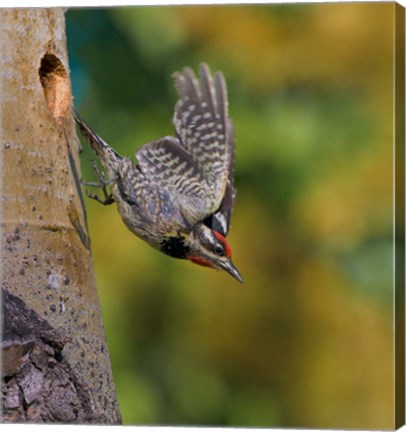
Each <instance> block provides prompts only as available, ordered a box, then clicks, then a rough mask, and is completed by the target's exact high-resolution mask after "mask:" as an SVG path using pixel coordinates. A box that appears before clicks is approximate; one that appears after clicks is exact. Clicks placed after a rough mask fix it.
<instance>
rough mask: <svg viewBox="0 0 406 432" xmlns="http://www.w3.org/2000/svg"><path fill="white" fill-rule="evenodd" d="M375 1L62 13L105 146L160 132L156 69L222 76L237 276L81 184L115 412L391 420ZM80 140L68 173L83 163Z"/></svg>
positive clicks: (130, 145) (388, 219) (196, 420)
mask: <svg viewBox="0 0 406 432" xmlns="http://www.w3.org/2000/svg"><path fill="white" fill-rule="evenodd" d="M393 13H394V4H393V3H358V4H357V3H354V4H348V3H347V4H345V3H341V4H340V3H338V4H308V5H269V6H241V5H239V6H215V5H213V6H188V7H186V6H184V7H173V6H172V7H171V6H168V7H163V6H159V7H131V8H130V7H125V8H112V9H91V10H90V9H71V10H70V11H69V12H68V13H67V15H66V18H67V33H68V47H69V55H70V67H71V73H72V81H73V90H74V95H75V105H76V108H77V109H78V110H79V112H80V113H81V115H82V116H83V117H84V118H85V119H86V120H87V121H88V122H89V123H90V124H91V125H92V126H93V127H94V129H95V130H97V131H98V132H99V134H101V135H102V136H103V137H104V139H106V140H107V141H108V142H110V143H111V144H112V145H113V146H114V147H115V148H116V149H117V151H118V152H119V153H121V154H128V155H134V152H135V151H136V149H138V148H139V147H140V146H141V145H143V144H145V143H146V142H148V141H151V140H153V139H156V138H158V137H160V136H163V135H166V134H172V133H173V126H172V123H171V118H172V113H173V107H174V104H175V102H176V93H175V90H174V88H173V83H172V78H171V74H172V73H173V72H174V71H175V70H179V69H180V68H182V67H184V66H186V65H189V66H192V67H193V68H194V69H196V67H197V65H198V64H199V63H200V62H202V61H206V62H207V63H208V64H209V65H210V66H211V68H212V70H214V71H215V70H222V71H223V72H224V75H225V77H226V79H227V83H228V89H229V100H230V114H231V116H232V118H233V120H234V124H235V135H236V146H237V147H236V186H237V188H238V198H237V203H236V208H235V211H234V215H233V221H232V229H231V232H230V235H229V240H230V243H231V245H232V248H233V257H234V261H235V263H236V265H237V266H238V268H239V269H240V271H241V273H242V274H243V276H244V278H245V283H244V284H243V285H239V284H238V283H237V282H236V281H234V280H233V279H232V278H231V277H230V276H228V275H226V274H222V273H218V272H215V271H212V270H208V269H205V268H200V267H198V266H195V265H192V264H190V263H188V262H185V261H178V260H174V259H170V258H169V257H166V256H164V255H162V254H160V253H159V252H157V251H155V250H153V249H152V248H150V247H148V246H147V245H146V244H145V243H143V242H142V241H140V240H139V239H137V238H136V237H134V236H133V235H132V234H130V232H129V231H127V229H126V228H125V226H124V225H123V223H122V222H121V220H120V218H119V216H118V214H117V212H116V210H115V208H114V206H111V207H102V206H100V205H98V204H97V203H95V202H93V201H91V200H87V209H88V219H89V226H90V234H91V238H92V250H93V256H94V261H95V269H96V275H97V280H98V286H99V292H100V300H101V304H102V309H103V316H104V322H105V327H106V333H107V338H108V343H109V348H110V353H111V359H112V365H113V372H114V376H115V380H116V384H117V390H118V396H119V402H120V405H121V410H122V414H123V419H124V422H125V423H127V424H130V423H136V424H145V425H152V424H154V425H164V424H165V425H179V424H185V425H226V426H257V427H260V426H267V427H282V426H285V427H307V428H331V429H336V428H350V429H352V428H363V429H388V428H392V427H393V409H394V400H393V394H394V393H393V390H394V383H393V360H394V359H393V339H392V285H393V280H392V266H393V261H392V217H393V214H392V139H393V131H392V125H393V122H392V115H393V111H392V102H393V92H392V84H393V83H392V79H393V78H392V76H393V75H392V65H393V59H392V55H393V46H392V44H393V39H392V38H393V22H394V21H393ZM94 157H95V156H94V155H93V154H92V153H91V151H90V150H89V149H87V148H85V150H84V152H83V153H82V162H83V164H82V173H83V177H84V178H86V179H91V178H92V173H91V170H90V163H89V160H90V159H93V158H94Z"/></svg>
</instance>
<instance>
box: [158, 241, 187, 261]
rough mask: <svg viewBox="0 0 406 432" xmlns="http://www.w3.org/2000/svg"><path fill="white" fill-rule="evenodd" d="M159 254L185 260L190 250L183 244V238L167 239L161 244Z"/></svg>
mask: <svg viewBox="0 0 406 432" xmlns="http://www.w3.org/2000/svg"><path fill="white" fill-rule="evenodd" d="M161 252H163V253H165V254H166V255H169V256H171V257H173V258H180V259H186V258H187V256H188V255H189V252H190V248H189V246H187V245H186V244H185V238H184V237H181V236H178V237H167V238H166V239H165V240H163V241H162V242H161Z"/></svg>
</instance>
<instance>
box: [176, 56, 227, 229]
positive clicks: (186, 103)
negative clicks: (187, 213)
mask: <svg viewBox="0 0 406 432" xmlns="http://www.w3.org/2000/svg"><path fill="white" fill-rule="evenodd" d="M174 77H175V84H176V88H177V90H178V93H179V96H180V99H179V101H178V103H177V104H176V107H175V114H174V124H175V128H176V132H177V135H178V137H179V139H180V141H181V143H182V145H183V146H184V148H185V149H186V150H187V152H188V153H189V154H190V155H191V157H192V159H193V161H194V163H195V164H196V165H197V166H198V167H199V169H200V171H201V173H202V175H203V177H204V179H205V180H206V181H205V185H204V186H205V187H207V189H206V191H205V193H206V197H207V200H206V205H207V207H206V209H205V211H204V218H206V217H209V216H211V215H213V214H214V213H216V212H220V213H219V214H218V217H219V220H220V219H221V226H219V229H221V232H222V234H224V235H225V234H227V232H228V228H229V225H230V216H231V210H232V205H233V203H234V196H235V192H234V188H233V169H232V165H233V157H234V140H233V127H232V123H231V120H230V119H229V118H228V102H227V90H226V84H225V81H224V77H223V75H222V74H221V73H220V72H217V73H216V74H215V75H214V77H213V78H212V76H211V74H210V70H209V68H208V66H207V65H205V64H202V65H200V76H199V80H198V79H197V78H196V77H195V75H194V73H193V71H192V70H191V69H190V68H185V69H183V71H182V72H177V73H175V75H174ZM230 206H231V207H230ZM213 220H214V219H213Z"/></svg>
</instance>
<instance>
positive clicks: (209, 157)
mask: <svg viewBox="0 0 406 432" xmlns="http://www.w3.org/2000/svg"><path fill="white" fill-rule="evenodd" d="M173 77H174V80H175V86H176V89H177V91H178V94H179V100H178V102H177V103H176V106H175V112H174V116H173V123H174V126H175V130H176V136H165V137H163V138H160V139H158V140H156V141H153V142H150V143H148V144H145V145H144V146H142V147H141V148H140V149H139V150H138V151H137V152H136V158H137V161H138V163H137V164H135V163H134V162H133V161H132V160H131V159H130V158H129V157H122V156H120V155H119V154H118V153H117V152H116V151H115V150H114V149H113V148H112V147H111V146H110V145H109V144H107V143H106V142H105V141H104V140H103V139H102V138H101V137H100V136H99V135H98V134H96V133H95V132H94V131H93V130H92V129H91V128H90V127H89V126H88V125H87V124H86V123H85V122H84V121H83V120H82V119H81V118H80V117H79V116H78V115H77V114H76V113H75V114H74V116H75V120H76V122H77V124H78V126H79V129H80V131H81V134H82V135H83V137H84V138H85V140H86V141H87V142H88V144H89V145H90V147H91V148H92V149H93V150H94V151H95V152H96V154H97V155H98V157H99V160H100V162H101V164H102V166H103V168H104V170H105V174H104V173H102V172H101V171H100V170H99V169H98V167H97V165H96V164H95V163H94V164H93V168H94V170H95V172H96V173H97V175H98V182H97V183H85V184H87V185H90V186H97V187H100V188H101V189H102V191H103V194H104V199H102V198H100V197H99V196H97V195H95V194H93V193H89V192H88V195H89V197H91V198H93V199H96V200H97V201H99V202H101V203H102V204H104V205H108V204H112V203H114V202H115V203H116V204H117V208H118V212H119V213H120V215H121V217H122V219H123V221H124V223H125V224H126V226H127V227H128V228H129V229H130V231H131V232H133V233H134V234H135V235H136V236H138V237H140V238H141V239H142V240H144V241H146V242H147V243H148V244H150V245H151V246H152V247H154V248H156V249H158V250H160V251H161V252H163V253H165V254H167V255H169V256H171V257H174V258H180V259H187V260H189V261H192V262H194V263H196V264H199V265H201V266H206V267H210V268H214V269H217V270H224V271H226V272H228V273H229V274H230V275H231V276H233V277H234V278H235V279H237V280H238V281H239V282H243V278H242V277H241V275H240V273H239V272H238V270H237V268H236V267H235V265H234V264H233V262H232V260H231V248H230V246H229V244H228V242H227V240H226V236H227V234H228V231H229V228H230V220H231V213H232V211H233V207H234V203H235V197H236V191H235V189H234V134H233V125H232V122H231V119H230V118H229V116H228V100H227V88H226V83H225V80H224V76H223V74H222V73H221V72H216V73H215V74H214V75H212V74H211V72H210V69H209V67H208V66H207V65H206V64H204V63H203V64H201V65H200V66H199V76H198V77H196V76H195V74H194V72H193V71H192V69H190V68H188V67H186V68H184V69H183V70H182V71H181V72H175V73H174V75H173ZM105 175H106V177H105ZM108 189H109V190H108Z"/></svg>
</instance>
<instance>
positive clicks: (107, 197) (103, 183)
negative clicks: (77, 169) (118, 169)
mask: <svg viewBox="0 0 406 432" xmlns="http://www.w3.org/2000/svg"><path fill="white" fill-rule="evenodd" d="M91 164H92V168H93V171H94V172H95V173H96V175H97V178H98V182H84V181H81V183H82V185H84V186H89V187H96V188H99V189H101V190H102V192H103V195H104V199H103V198H100V197H99V196H98V195H96V194H95V193H92V192H89V191H88V190H86V195H87V196H88V197H89V198H91V199H94V200H96V201H97V202H99V203H100V204H103V205H109V204H113V203H114V198H113V195H112V194H111V193H109V192H108V191H107V186H108V185H109V184H110V183H112V182H114V181H115V180H116V179H115V178H112V179H110V180H106V179H105V177H104V173H103V172H102V171H101V170H100V169H99V167H98V166H97V164H96V162H95V161H94V160H92V161H91Z"/></svg>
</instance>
